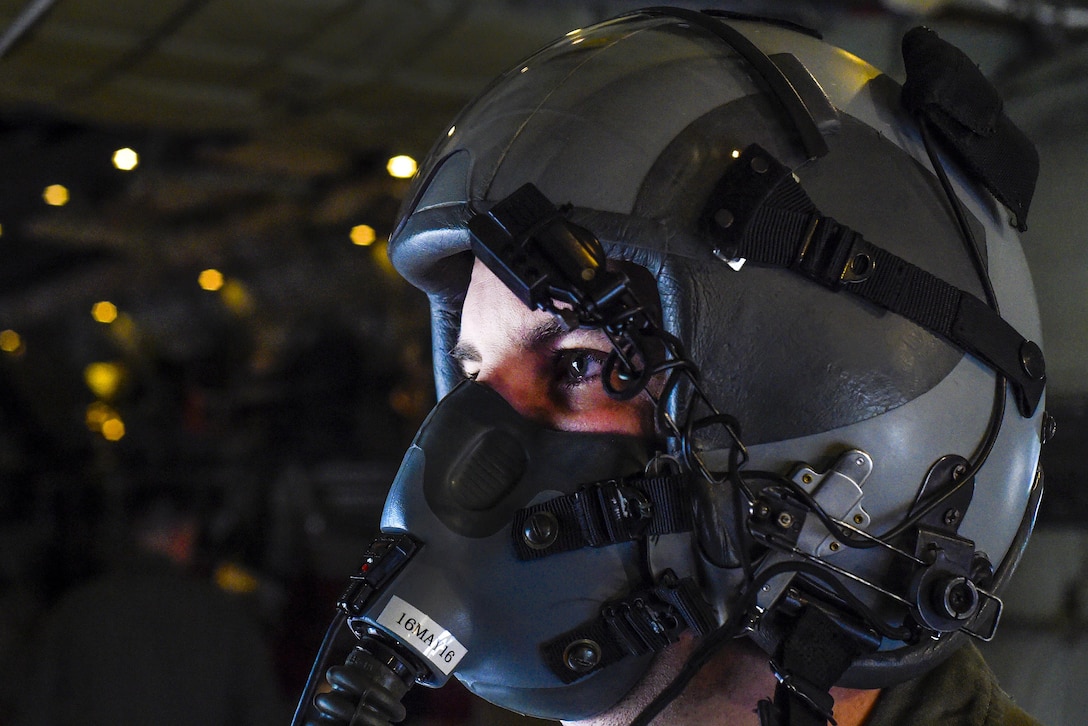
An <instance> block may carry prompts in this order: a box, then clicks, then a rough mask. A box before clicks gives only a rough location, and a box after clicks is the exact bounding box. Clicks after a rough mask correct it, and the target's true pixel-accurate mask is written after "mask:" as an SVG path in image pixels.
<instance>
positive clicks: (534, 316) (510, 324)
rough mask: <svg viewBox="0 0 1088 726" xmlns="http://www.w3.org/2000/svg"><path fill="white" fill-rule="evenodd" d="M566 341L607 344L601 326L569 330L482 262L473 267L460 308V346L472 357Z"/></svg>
mask: <svg viewBox="0 0 1088 726" xmlns="http://www.w3.org/2000/svg"><path fill="white" fill-rule="evenodd" d="M560 342H562V343H563V344H569V345H574V344H584V345H593V346H594V347H599V346H601V345H604V346H607V345H609V343H608V338H607V336H605V334H604V333H603V332H601V331H599V330H572V331H568V330H566V329H565V328H564V327H563V325H562V324H561V323H560V321H559V320H558V318H556V316H555V315H552V314H551V313H549V312H545V311H543V310H531V309H530V308H529V307H527V306H526V305H525V303H523V302H522V301H521V300H519V299H518V298H517V297H516V296H515V295H514V293H512V292H511V291H510V290H509V289H508V288H507V287H506V285H504V284H503V283H502V281H501V280H499V278H497V277H496V276H495V275H494V273H492V272H491V270H489V269H488V268H487V266H486V265H484V264H483V263H482V262H480V261H479V260H477V261H476V262H475V263H474V264H473V267H472V279H471V282H470V283H469V286H468V290H467V292H466V293H465V302H464V307H463V308H462V311H461V331H460V336H459V339H458V344H457V346H458V348H459V349H460V350H461V351H462V352H464V351H468V352H470V353H472V356H473V359H476V360H478V359H480V358H485V357H489V355H488V354H496V353H503V352H508V351H510V350H512V349H516V348H522V349H530V348H533V349H535V348H539V347H541V346H551V345H558V344H559V343H560Z"/></svg>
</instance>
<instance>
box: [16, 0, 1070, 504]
mask: <svg viewBox="0 0 1088 726" xmlns="http://www.w3.org/2000/svg"><path fill="white" fill-rule="evenodd" d="M652 4H654V3H645V2H621V1H619V0H599V1H597V2H574V1H573V0H548V1H547V2H539V1H534V0H505V1H502V0H495V1H485V0H396V1H393V0H387V1H378V0H369V1H368V0H261V1H257V0H161V1H158V2H146V0H109V1H108V2H106V1H103V0H0V168H2V169H3V173H2V175H0V251H2V252H3V256H2V258H0V259H2V260H3V263H2V264H0V331H3V332H2V333H0V358H3V360H0V399H2V401H3V403H2V405H0V424H2V425H3V426H4V428H5V429H7V430H18V432H19V433H18V434H16V435H14V438H15V439H16V440H18V442H19V443H16V444H12V443H7V444H4V445H3V446H0V466H3V467H8V468H12V467H14V468H19V467H20V466H22V465H20V464H18V462H19V461H22V460H23V459H22V458H21V457H23V456H24V454H21V453H20V452H21V451H24V450H34V451H49V452H58V451H60V452H63V451H67V450H69V448H74V449H77V450H83V448H84V446H85V445H87V446H94V445H96V444H94V443H93V442H92V443H90V444H87V443H86V442H84V443H81V444H73V443H72V442H73V441H82V439H84V438H86V437H87V436H88V432H90V433H91V434H94V435H99V434H102V426H101V421H100V420H99V419H96V418H95V416H99V417H101V416H106V417H107V418H108V415H109V414H108V413H102V411H103V409H97V410H98V413H97V414H96V413H94V412H93V411H94V410H95V409H93V406H94V405H95V404H97V403H102V404H103V405H107V404H108V406H112V407H113V409H116V411H114V412H115V413H118V415H120V414H121V413H124V411H122V410H121V409H122V408H124V406H128V408H129V409H130V413H129V415H128V418H127V419H125V424H126V428H125V431H126V432H127V433H126V434H125V436H126V439H127V440H128V442H129V444H130V445H132V446H137V445H139V447H140V449H141V454H140V457H141V458H142V459H143V460H147V459H154V458H155V457H159V458H160V459H161V458H164V457H165V458H168V459H171V460H174V459H176V458H177V457H178V456H179V455H178V454H177V453H176V452H175V453H172V454H167V453H164V452H166V451H167V450H171V449H175V448H177V447H178V446H184V445H185V444H186V443H187V442H188V443H191V439H192V436H190V434H193V431H196V430H199V431H202V432H204V433H203V434H201V435H202V436H204V437H205V439H204V441H205V443H204V444H202V445H201V446H203V448H204V449H205V450H204V451H203V453H202V454H201V455H203V456H205V457H207V456H210V455H209V454H208V453H207V451H206V449H207V448H208V446H209V444H208V443H207V442H208V440H210V439H209V438H208V437H210V436H211V434H209V433H208V432H209V431H210V432H212V433H214V434H215V436H217V437H218V438H217V439H216V441H217V443H216V446H217V447H219V448H226V449H230V448H231V447H232V446H233V447H235V448H241V449H246V447H251V446H254V444H253V443H252V437H253V436H254V434H253V431H252V429H251V428H246V427H239V426H238V417H239V416H241V415H242V414H240V413H239V411H243V410H254V409H261V406H264V405H266V404H267V403H268V402H269V401H270V400H276V401H280V402H281V403H282V402H283V401H284V400H291V401H294V402H295V403H296V404H297V406H295V404H292V405H293V406H295V407H294V408H290V407H289V408H290V410H291V411H296V412H297V411H299V410H302V409H301V408H300V407H302V403H301V402H302V401H304V400H305V401H310V402H313V401H315V400H319V401H323V402H336V401H340V400H342V396H343V395H344V393H343V390H341V388H338V387H337V385H339V384H333V383H329V382H328V380H327V379H329V378H330V377H332V378H334V379H337V380H339V379H342V378H354V377H357V376H358V375H359V373H360V372H361V373H362V375H363V376H364V377H366V378H367V379H368V380H372V381H374V384H373V386H372V387H370V388H367V389H366V390H365V391H362V392H360V391H354V392H353V395H360V396H364V395H374V396H380V397H381V398H382V399H383V402H384V403H383V405H387V406H388V408H389V411H390V416H395V417H399V418H398V419H397V420H402V421H403V427H402V428H403V430H404V431H407V432H409V433H410V431H412V430H414V427H415V424H416V423H417V421H418V417H419V416H420V415H422V413H423V412H424V411H425V410H426V409H427V408H428V406H429V401H428V400H427V398H426V396H427V395H429V394H424V393H420V392H421V391H426V390H428V388H427V386H428V380H429V372H428V371H429V356H430V352H429V349H428V347H427V346H428V343H427V326H426V321H425V309H424V305H423V301H422V300H421V298H420V296H419V295H418V294H416V293H415V292H414V291H412V290H409V289H407V288H406V287H405V285H404V284H403V283H401V282H400V281H399V280H398V279H397V278H396V277H395V276H394V275H393V274H392V273H391V271H390V270H389V268H388V262H387V260H386V259H385V257H384V255H383V251H382V242H383V239H384V236H385V235H387V234H388V232H389V230H390V227H391V225H392V223H393V220H394V217H395V214H396V210H397V207H398V205H399V203H400V200H401V198H402V196H403V194H404V191H405V189H406V186H407V182H406V181H405V180H403V179H396V178H393V177H392V176H390V174H389V173H388V172H387V170H386V162H387V160H388V159H389V158H390V157H392V156H394V155H397V154H406V155H410V156H413V157H415V158H417V159H418V158H420V157H422V155H423V154H425V152H426V150H427V148H428V147H429V146H430V144H431V142H432V141H433V139H434V138H436V137H437V136H438V134H440V133H441V131H442V130H443V129H444V128H445V127H446V125H447V124H448V123H449V121H450V120H451V119H452V117H453V115H454V114H455V113H456V111H457V110H458V109H459V108H460V107H461V106H462V105H463V104H464V103H465V102H466V101H467V100H468V99H469V98H471V97H472V96H473V95H475V94H476V93H477V92H478V91H480V90H481V89H482V88H483V87H484V86H485V85H486V84H487V82H488V81H489V80H490V79H491V78H493V77H494V76H495V75H496V74H497V73H498V72H500V71H502V70H504V69H506V68H507V67H509V66H511V65H513V64H514V63H516V62H517V61H518V60H520V59H521V58H523V57H525V56H526V55H527V54H528V53H530V52H531V51H533V50H535V49H536V48H538V47H540V46H541V45H543V44H544V43H546V42H548V41H550V40H552V39H553V38H556V37H559V36H561V35H563V34H564V33H565V32H567V31H568V30H571V29H573V28H577V27H580V26H582V25H586V24H588V23H591V22H593V21H595V20H599V19H603V18H604V17H608V16H610V15H614V14H617V13H620V12H624V11H627V10H633V9H635V8H637V7H640V6H643V5H652ZM712 4H713V3H690V2H687V3H683V5H684V6H686V7H690V8H702V7H707V6H709V5H712ZM716 6H717V7H720V8H723V9H730V10H736V11H742V12H749V13H759V12H760V10H761V9H765V10H766V11H768V12H770V13H771V14H774V15H777V16H779V17H787V18H789V19H792V20H796V21H799V22H801V23H804V24H807V25H810V26H813V27H817V28H819V29H820V30H822V31H823V32H824V34H825V37H827V38H828V39H829V40H831V41H832V42H835V43H837V44H839V45H842V46H843V47H845V48H847V49H848V50H851V51H854V52H856V53H858V54H859V55H861V56H863V57H866V58H868V59H870V60H872V61H873V62H875V63H876V64H877V65H881V66H883V67H884V68H886V69H887V70H888V71H889V72H890V73H892V74H893V75H894V74H895V73H896V71H897V70H898V69H899V68H900V67H901V64H900V61H899V58H898V38H899V37H900V36H901V34H902V33H903V32H904V31H905V30H906V29H908V28H909V27H911V26H913V25H916V24H919V23H921V22H925V23H927V24H930V25H932V26H933V27H935V28H937V29H938V30H939V31H940V32H941V33H942V35H945V37H947V38H948V39H949V40H952V41H953V42H956V43H957V44H959V45H961V47H964V49H965V50H967V51H968V53H969V54H970V55H972V57H974V58H975V59H976V60H977V61H978V62H979V63H980V66H981V67H982V69H983V70H984V71H985V72H987V74H988V75H990V76H991V77H992V78H994V80H995V82H996V83H997V84H998V85H999V87H1000V88H1001V90H1002V91H1003V92H1004V93H1005V95H1006V98H1007V99H1008V109H1009V112H1010V115H1012V116H1013V118H1014V119H1016V120H1018V121H1020V122H1021V123H1022V125H1024V126H1025V127H1026V128H1027V130H1028V131H1029V133H1031V134H1032V135H1033V136H1034V137H1035V138H1036V139H1037V140H1039V141H1040V149H1041V152H1042V155H1043V161H1044V176H1043V178H1042V179H1041V180H1040V192H1039V195H1038V196H1037V198H1036V202H1035V206H1034V207H1033V209H1032V214H1031V219H1030V220H1029V223H1030V225H1031V230H1030V231H1029V233H1028V235H1029V245H1028V254H1029V257H1030V258H1031V262H1032V264H1033V267H1034V269H1035V274H1036V279H1037V283H1038V286H1039V289H1040V297H1041V299H1042V301H1043V307H1044V310H1043V313H1044V332H1045V335H1046V338H1047V340H1046V342H1047V343H1048V362H1049V363H1050V365H1051V371H1052V383H1053V385H1052V388H1051V396H1052V398H1053V399H1054V400H1056V401H1059V402H1060V404H1061V405H1062V406H1064V407H1065V408H1066V409H1067V410H1070V411H1073V412H1074V418H1075V417H1076V416H1082V417H1083V415H1082V413H1081V412H1082V410H1083V409H1084V408H1085V403H1084V402H1085V400H1086V399H1088V383H1086V381H1088V376H1086V375H1085V369H1086V368H1088V363H1086V362H1085V361H1086V360H1088V294H1086V290H1088V245H1086V244H1084V241H1083V238H1084V235H1083V233H1082V232H1079V231H1078V230H1084V229H1085V228H1086V227H1088V219H1086V216H1088V211H1085V207H1086V205H1085V204H1084V203H1083V200H1084V199H1085V194H1084V191H1085V189H1088V139H1086V138H1085V137H1086V136H1088V134H1085V133H1084V131H1083V119H1084V118H1085V117H1086V112H1088V81H1086V80H1085V79H1086V78H1088V74H1085V73H1084V68H1085V65H1086V62H1088V47H1085V45H1084V44H1083V42H1082V40H1083V38H1084V35H1085V32H1084V31H1085V28H1086V27H1088V19H1086V15H1088V9H1086V7H1085V4H1082V3H1080V2H1061V3H1044V2H1026V1H1023V0H1021V1H1019V2H1012V1H1005V2H1002V1H1001V0H975V1H963V2H941V1H940V0H886V1H885V2H876V1H875V0H870V1H868V2H864V1H861V0H856V1H854V2H849V1H846V0H841V1H839V2H816V1H815V0H814V1H811V2H762V3H760V2H735V3H717V5H716ZM121 149H130V150H132V152H131V153H128V154H127V156H126V155H125V154H122V155H121V157H119V159H118V161H117V162H114V161H113V159H114V154H115V152H116V151H118V150H121ZM1051 162H1053V163H1052V164H1050V163H1051ZM1047 164H1050V166H1046V165H1047ZM125 166H129V167H131V168H130V169H128V170H125V169H124V168H121V167H125ZM216 276H218V277H216ZM99 303H104V304H106V305H105V306H97V307H96V305H97V304H99ZM92 310H94V311H95V312H93V313H92ZM330 348H331V349H335V350H337V351H339V354H343V353H344V351H345V350H346V349H351V350H353V351H354V353H353V354H352V355H351V356H349V355H342V356H341V357H337V355H329V354H328V351H329V350H330ZM313 361H318V362H319V364H318V365H310V363H312V362H313ZM338 361H339V362H338ZM93 364H105V365H106V367H105V368H93ZM338 365H339V366H341V367H338ZM110 366H112V367H110ZM299 371H302V372H301V373H300V372H299ZM96 375H97V376H98V377H97V378H96ZM164 376H165V377H166V378H168V379H170V380H171V381H172V383H170V384H169V385H167V384H163V383H162V380H163V377H164ZM292 376H295V377H294V378H292ZM322 376H324V379H323V380H325V382H324V383H322V382H321V381H319V379H321V377H322ZM306 381H309V383H306ZM341 383H342V381H341ZM306 385H310V386H311V388H306ZM95 386H98V388H96V387H95ZM314 387H316V389H315V388H314ZM315 391H316V392H315ZM198 394H199V395H198ZM385 399H388V400H385ZM164 401H166V402H168V403H164ZM113 409H110V410H113ZM167 409H168V410H169V411H170V412H171V413H170V415H169V418H171V420H175V419H176V421H175V423H173V424H171V426H174V427H175V428H171V426H165V427H164V426H163V424H162V418H163V416H165V415H166V414H164V413H163V411H164V410H167ZM326 409H327V406H326ZM278 410H280V409H278ZM307 410H309V409H307ZM281 413H282V410H281ZM198 414H199V415H198ZM284 415H286V414H284ZM306 415H313V413H312V411H311V412H310V413H308V414H306ZM141 416H143V418H144V422H143V424H142V425H141V423H140V420H141V419H140V417H141ZM200 416H203V417H204V418H202V419H200ZM186 417H189V418H186ZM193 417H196V418H197V419H200V421H202V422H203V423H201V424H200V425H203V426H204V427H205V428H204V429H194V428H193V426H196V425H197V424H194V423H193V421H194V420H195V419H194V418H193ZM323 420H324V419H323ZM178 422H180V423H178ZM186 422H187V423H186ZM325 423H326V424H327V425H328V426H330V427H333V428H335V427H336V426H337V425H339V424H336V423H335V422H329V421H325ZM285 425H286V424H285ZM186 427H188V428H186ZM379 428H381V429H382V432H381V433H382V435H375V434H374V433H373V432H372V431H371V432H369V433H364V434H360V435H359V437H358V440H353V441H352V442H348V443H345V444H344V448H345V449H351V450H352V451H354V452H355V454H356V455H357V456H363V457H365V456H371V455H374V454H375V452H379V451H383V449H382V447H383V446H387V445H388V446H389V447H392V448H393V449H395V451H392V450H390V451H388V452H386V454H387V455H389V456H397V455H399V452H400V450H401V448H402V446H401V445H402V443H403V438H404V436H406V435H407V434H405V433H404V431H401V429H400V428H398V427H394V428H395V430H394V431H392V432H390V430H389V427H387V426H386V427H380V426H379ZM150 430H155V431H157V432H158V433H155V434H152V433H150ZM177 430H181V431H183V432H184V433H185V434H186V435H185V436H181V437H180V438H179V437H178V436H177V435H174V434H171V433H170V432H171V431H174V432H175V434H176V431H177ZM4 435H5V436H6V435H7V434H6V433H5V434H4ZM247 436H249V437H250V438H249V439H247V438H246V437H247ZM92 438H93V436H92ZM197 438H199V436H198V437H197ZM318 438H320V437H318ZM392 439H396V441H393V440H392ZM360 441H361V442H362V444H360ZM325 444H326V445H327V441H326V442H325ZM314 446H319V445H318V444H317V443H314ZM352 447H355V448H352ZM198 448H200V447H198ZM319 448H320V447H319ZM148 452H153V453H148ZM340 453H342V452H340ZM13 462H15V463H13ZM1085 509H1088V502H1085ZM1082 511H1084V510H1082Z"/></svg>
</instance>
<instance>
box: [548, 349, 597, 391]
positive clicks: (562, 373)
mask: <svg viewBox="0 0 1088 726" xmlns="http://www.w3.org/2000/svg"><path fill="white" fill-rule="evenodd" d="M607 356H608V354H607V353H604V352H603V351H599V350H586V349H584V348H572V349H569V350H561V351H559V352H558V353H556V359H555V371H556V376H557V378H558V379H559V381H560V382H561V383H563V384H565V385H568V386H576V385H579V384H582V383H585V382H586V381H591V380H596V379H597V378H599V377H600V375H601V365H602V364H603V363H604V360H605V358H606V357H607Z"/></svg>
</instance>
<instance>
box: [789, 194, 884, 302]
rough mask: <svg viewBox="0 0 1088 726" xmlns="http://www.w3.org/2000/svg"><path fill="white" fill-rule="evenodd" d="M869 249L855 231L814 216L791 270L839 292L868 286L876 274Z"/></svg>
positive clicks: (830, 220) (832, 220)
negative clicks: (850, 286)
mask: <svg viewBox="0 0 1088 726" xmlns="http://www.w3.org/2000/svg"><path fill="white" fill-rule="evenodd" d="M868 248H869V244H868V243H867V242H866V241H865V239H864V238H863V237H862V236H861V235H860V234H858V233H857V232H855V231H854V230H852V229H850V228H849V227H847V226H846V225H843V224H839V223H838V222H836V221H835V220H834V219H832V218H830V217H824V216H822V215H820V214H817V213H815V212H813V213H811V214H810V215H809V222H808V226H807V228H806V229H805V234H804V237H803V239H802V242H801V247H800V251H799V252H798V253H797V258H796V259H795V260H794V261H793V264H792V265H790V266H791V267H792V268H793V269H794V270H796V271H797V272H800V273H801V274H803V275H805V276H806V277H808V278H809V279H811V280H814V281H816V282H818V283H820V284H821V285H823V286H824V287H827V288H830V289H832V290H839V289H840V288H841V287H842V286H843V285H844V284H847V283H858V282H865V281H866V280H868V279H869V276H870V275H872V274H873V270H874V269H875V268H876V260H875V258H874V256H873V254H872V252H871V250H870V249H868Z"/></svg>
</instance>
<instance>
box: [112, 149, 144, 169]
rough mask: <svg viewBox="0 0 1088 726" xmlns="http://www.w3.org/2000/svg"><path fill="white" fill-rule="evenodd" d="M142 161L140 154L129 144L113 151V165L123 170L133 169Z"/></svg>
mask: <svg viewBox="0 0 1088 726" xmlns="http://www.w3.org/2000/svg"><path fill="white" fill-rule="evenodd" d="M139 163H140V155H139V154H137V153H136V152H135V151H133V150H132V149H130V148H128V147H127V146H126V147H125V148H123V149H118V150H117V151H115V152H113V165H114V166H115V167H117V168H118V169H120V170H121V171H132V170H133V169H135V168H136V166H137V165H138V164H139Z"/></svg>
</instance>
